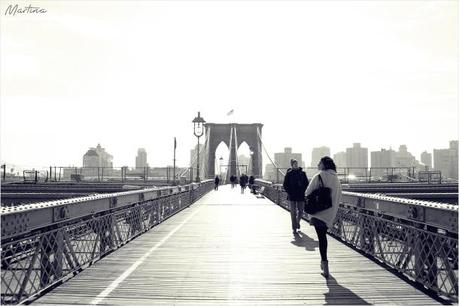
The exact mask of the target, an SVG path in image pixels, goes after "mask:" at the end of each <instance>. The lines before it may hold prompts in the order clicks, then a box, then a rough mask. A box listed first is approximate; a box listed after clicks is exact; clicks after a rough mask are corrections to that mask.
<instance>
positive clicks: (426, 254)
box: [257, 180, 458, 302]
mask: <svg viewBox="0 0 459 306" xmlns="http://www.w3.org/2000/svg"><path fill="white" fill-rule="evenodd" d="M257 184H258V185H260V186H262V193H263V194H264V195H265V196H266V197H267V198H269V199H270V200H271V201H273V202H274V203H276V204H278V205H280V206H282V207H284V208H285V209H287V210H288V209H289V206H288V201H287V195H286V192H285V191H284V190H283V188H282V186H281V185H278V184H272V183H271V182H267V181H263V180H257ZM303 218H304V219H305V220H307V221H309V216H308V215H307V214H304V215H303ZM457 220H458V207H457V206H456V205H448V204H442V203H433V202H426V201H419V200H410V199H402V198H394V197H386V196H381V195H375V194H362V193H354V192H343V196H342V201H341V203H340V207H339V209H338V213H337V216H336V219H335V223H334V226H333V227H332V228H330V229H329V230H328V233H329V234H330V235H332V236H333V237H335V238H337V239H338V240H341V241H342V242H344V243H346V244H348V245H350V246H352V247H354V248H356V249H358V250H359V251H361V252H363V253H365V254H366V255H367V256H369V257H371V258H373V259H376V260H378V261H379V262H381V263H382V264H384V265H385V266H386V267H388V268H392V269H395V270H396V271H397V272H398V273H401V274H403V275H404V276H406V277H408V278H409V279H411V280H412V281H414V282H416V283H417V284H419V285H422V286H424V287H425V288H427V289H429V291H430V292H431V293H434V294H437V295H438V296H440V297H442V298H446V299H449V300H452V301H454V302H457V300H458V299H457V297H458V282H457V278H458V230H457V226H458V224H457Z"/></svg>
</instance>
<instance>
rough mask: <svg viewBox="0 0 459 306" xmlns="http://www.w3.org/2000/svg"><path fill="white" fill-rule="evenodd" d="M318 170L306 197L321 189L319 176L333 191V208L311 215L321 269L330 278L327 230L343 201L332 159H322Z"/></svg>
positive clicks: (325, 185)
mask: <svg viewBox="0 0 459 306" xmlns="http://www.w3.org/2000/svg"><path fill="white" fill-rule="evenodd" d="M317 168H318V169H319V170H320V172H319V173H317V174H316V175H314V177H313V178H312V180H311V184H310V185H309V187H308V188H307V189H306V196H307V195H309V194H311V193H312V192H313V191H314V190H316V189H317V188H319V185H320V183H319V180H320V179H319V175H320V178H321V179H322V182H323V186H324V187H328V188H330V189H331V199H332V207H331V208H328V209H326V210H322V211H319V212H317V213H315V214H313V215H310V216H311V225H313V226H314V227H315V229H316V233H317V237H318V239H319V251H320V258H321V262H320V268H321V269H322V271H323V272H322V275H323V276H325V277H328V276H329V270H328V258H327V246H328V242H327V229H328V227H332V226H333V221H334V220H335V218H336V213H337V212H338V207H339V202H340V199H341V183H340V181H339V178H338V175H337V174H336V165H335V163H334V162H333V159H331V158H330V157H328V156H324V157H322V158H321V159H320V162H319V164H318V165H317Z"/></svg>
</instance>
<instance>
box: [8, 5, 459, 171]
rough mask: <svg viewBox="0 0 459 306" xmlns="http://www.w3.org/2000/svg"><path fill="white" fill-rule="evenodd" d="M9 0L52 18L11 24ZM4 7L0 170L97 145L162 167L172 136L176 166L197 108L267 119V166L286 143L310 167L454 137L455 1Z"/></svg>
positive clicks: (76, 156)
mask: <svg viewBox="0 0 459 306" xmlns="http://www.w3.org/2000/svg"><path fill="white" fill-rule="evenodd" d="M16 3H18V4H19V5H23V6H25V5H29V4H30V3H31V4H32V5H34V6H39V7H42V8H45V9H46V10H47V12H46V13H44V14H21V15H16V16H12V15H6V14H5V10H6V8H7V7H8V5H10V4H12V5H14V4H16ZM0 9H1V12H0V13H1V16H2V18H1V20H0V25H1V38H0V43H1V53H0V57H1V61H0V72H1V80H0V82H1V86H0V98H1V99H0V103H1V105H0V106H1V151H0V154H1V162H2V163H8V164H15V165H25V166H29V165H30V166H36V167H38V166H43V167H46V166H50V165H52V166H54V165H56V166H68V165H75V166H78V165H80V166H81V165H82V158H83V155H84V154H85V153H86V151H87V150H88V149H89V147H95V146H96V145H97V144H98V143H100V144H101V145H102V146H103V147H104V148H105V149H106V150H107V151H108V152H109V153H110V154H112V155H113V156H114V158H113V163H114V166H117V167H120V166H124V165H127V166H134V165H135V156H136V154H137V149H138V148H141V147H142V148H145V149H146V151H147V154H148V163H149V164H150V165H151V166H166V165H171V164H172V154H173V139H174V137H177V143H178V146H177V165H178V166H187V165H188V163H189V155H190V150H191V149H192V148H193V147H194V146H195V145H196V138H195V137H194V136H193V126H192V123H191V121H192V120H193V118H194V117H195V116H196V115H197V112H198V111H200V112H201V115H202V116H203V117H204V119H205V120H206V121H207V122H213V123H227V122H236V123H255V122H260V123H263V124H264V127H263V141H264V144H265V146H266V148H267V150H268V151H269V153H270V155H271V157H272V158H274V153H276V152H282V151H283V149H284V147H292V149H293V152H298V153H302V154H303V159H304V161H305V164H306V165H307V166H308V165H309V164H310V158H311V151H312V148H314V147H320V146H328V147H330V149H331V155H333V154H334V153H336V152H338V151H343V150H345V148H347V147H351V146H352V143H354V142H360V143H361V144H362V146H363V147H366V148H368V151H369V153H370V152H371V151H379V150H380V149H381V148H385V149H388V148H389V147H392V149H394V150H398V147H399V146H400V145H402V144H405V145H407V147H408V151H409V152H411V153H412V154H413V155H414V156H415V157H416V159H418V160H419V159H420V154H421V152H423V151H425V150H426V151H428V152H429V153H433V149H441V148H448V146H449V141H450V140H457V139H458V104H457V102H458V90H457V84H458V57H457V54H458V52H457V51H458V42H459V39H458V31H457V22H458V2H457V1H442V2H438V1H372V2H370V1H286V2H278V1H249V2H233V1H216V2H210V1H173V2H164V1H92V2H78V1H59V2H57V1H15V2H10V1H2V2H1V3H0ZM230 110H234V114H233V115H231V116H227V115H226V114H227V112H229V111H230ZM202 142H203V138H201V143H202ZM223 151H224V150H223ZM244 151H247V150H241V153H244V154H245V155H247V153H248V152H244ZM369 159H370V157H369ZM268 162H269V160H268V159H267V157H266V156H265V155H264V156H263V170H264V167H265V165H266V164H267V163H268Z"/></svg>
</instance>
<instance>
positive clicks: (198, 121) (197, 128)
mask: <svg viewBox="0 0 459 306" xmlns="http://www.w3.org/2000/svg"><path fill="white" fill-rule="evenodd" d="M192 122H193V125H194V126H193V128H194V129H193V132H194V136H196V137H201V136H202V135H203V134H204V123H206V121H205V120H204V118H202V117H201V112H198V116H197V117H195V118H194V119H193V121H192Z"/></svg>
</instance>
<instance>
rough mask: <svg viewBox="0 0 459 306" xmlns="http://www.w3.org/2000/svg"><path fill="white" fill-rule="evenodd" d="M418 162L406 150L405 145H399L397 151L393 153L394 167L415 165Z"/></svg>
mask: <svg viewBox="0 0 459 306" xmlns="http://www.w3.org/2000/svg"><path fill="white" fill-rule="evenodd" d="M416 166H418V162H417V160H416V158H415V157H414V156H413V154H411V153H410V152H408V148H407V147H406V145H401V146H400V147H399V148H398V152H396V153H395V163H394V167H416Z"/></svg>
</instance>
